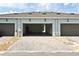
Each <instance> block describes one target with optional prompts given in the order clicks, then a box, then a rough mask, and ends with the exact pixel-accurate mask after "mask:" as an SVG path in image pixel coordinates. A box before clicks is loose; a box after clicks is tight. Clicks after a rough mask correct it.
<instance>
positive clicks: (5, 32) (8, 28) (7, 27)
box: [0, 23, 15, 37]
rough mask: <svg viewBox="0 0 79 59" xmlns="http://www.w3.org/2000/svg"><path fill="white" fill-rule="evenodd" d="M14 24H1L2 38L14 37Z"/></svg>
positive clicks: (0, 34)
mask: <svg viewBox="0 0 79 59" xmlns="http://www.w3.org/2000/svg"><path fill="white" fill-rule="evenodd" d="M14 29H15V28H14V24H9V23H0V37H1V36H14V32H15V30H14Z"/></svg>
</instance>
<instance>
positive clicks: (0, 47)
mask: <svg viewBox="0 0 79 59" xmlns="http://www.w3.org/2000/svg"><path fill="white" fill-rule="evenodd" d="M18 39H19V37H12V38H9V39H6V40H5V41H4V42H2V43H1V44H0V51H6V50H7V49H8V48H9V47H10V46H11V45H12V44H14V43H15V42H16V41H17V40H18Z"/></svg>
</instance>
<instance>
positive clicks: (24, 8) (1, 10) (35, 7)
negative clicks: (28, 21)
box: [0, 3, 79, 14]
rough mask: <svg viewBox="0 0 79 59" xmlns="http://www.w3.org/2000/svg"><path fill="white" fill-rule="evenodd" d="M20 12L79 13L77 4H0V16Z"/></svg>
mask: <svg viewBox="0 0 79 59" xmlns="http://www.w3.org/2000/svg"><path fill="white" fill-rule="evenodd" d="M22 12H63V13H79V3H0V14H7V13H22Z"/></svg>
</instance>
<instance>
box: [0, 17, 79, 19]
mask: <svg viewBox="0 0 79 59" xmlns="http://www.w3.org/2000/svg"><path fill="white" fill-rule="evenodd" d="M0 18H55V19H67V18H69V19H79V17H0Z"/></svg>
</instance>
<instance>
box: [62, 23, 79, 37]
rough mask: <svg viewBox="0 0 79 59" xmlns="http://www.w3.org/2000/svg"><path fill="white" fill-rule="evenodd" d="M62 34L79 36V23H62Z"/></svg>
mask: <svg viewBox="0 0 79 59" xmlns="http://www.w3.org/2000/svg"><path fill="white" fill-rule="evenodd" d="M61 36H79V24H61Z"/></svg>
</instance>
